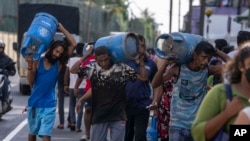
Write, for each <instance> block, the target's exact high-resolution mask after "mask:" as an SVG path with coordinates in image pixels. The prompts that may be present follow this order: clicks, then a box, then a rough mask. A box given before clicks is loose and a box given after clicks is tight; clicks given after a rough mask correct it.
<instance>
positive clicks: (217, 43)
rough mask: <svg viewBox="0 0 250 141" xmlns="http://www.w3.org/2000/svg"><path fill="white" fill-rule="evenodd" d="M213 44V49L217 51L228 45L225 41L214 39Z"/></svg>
mask: <svg viewBox="0 0 250 141" xmlns="http://www.w3.org/2000/svg"><path fill="white" fill-rule="evenodd" d="M214 43H215V47H216V48H217V49H219V50H222V48H223V47H225V46H227V45H228V43H227V41H226V40H225V39H216V40H215V41H214Z"/></svg>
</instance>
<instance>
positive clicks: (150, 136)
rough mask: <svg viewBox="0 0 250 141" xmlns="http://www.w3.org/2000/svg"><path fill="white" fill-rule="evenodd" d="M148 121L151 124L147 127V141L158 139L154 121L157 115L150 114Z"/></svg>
mask: <svg viewBox="0 0 250 141" xmlns="http://www.w3.org/2000/svg"><path fill="white" fill-rule="evenodd" d="M150 119H151V121H150V123H151V125H150V126H148V128H147V141H157V140H158V133H157V129H156V124H157V123H156V122H157V117H156V116H150Z"/></svg>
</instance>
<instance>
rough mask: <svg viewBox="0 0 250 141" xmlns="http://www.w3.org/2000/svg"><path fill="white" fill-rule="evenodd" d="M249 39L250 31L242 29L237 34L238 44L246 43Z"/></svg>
mask: <svg viewBox="0 0 250 141" xmlns="http://www.w3.org/2000/svg"><path fill="white" fill-rule="evenodd" d="M248 40H250V32H249V31H244V30H241V31H239V32H238V35H237V44H238V46H239V45H240V44H242V43H244V42H245V41H248Z"/></svg>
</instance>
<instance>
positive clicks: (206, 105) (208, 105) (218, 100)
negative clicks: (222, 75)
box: [191, 84, 250, 141]
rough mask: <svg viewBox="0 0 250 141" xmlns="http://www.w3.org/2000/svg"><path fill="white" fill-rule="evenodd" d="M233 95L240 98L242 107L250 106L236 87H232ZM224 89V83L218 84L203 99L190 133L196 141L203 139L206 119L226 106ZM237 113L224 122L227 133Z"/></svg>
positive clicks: (203, 140) (204, 138)
mask: <svg viewBox="0 0 250 141" xmlns="http://www.w3.org/2000/svg"><path fill="white" fill-rule="evenodd" d="M232 93H233V96H237V97H239V98H240V100H241V102H242V104H243V105H244V107H246V106H250V103H249V102H248V99H247V98H246V97H245V96H244V95H242V94H241V93H240V92H238V91H237V89H235V88H233V87H232ZM226 100H227V95H226V90H225V86H224V84H218V85H216V86H214V87H213V88H212V89H210V90H209V91H208V93H207V95H206V96H205V98H204V99H203V101H202V103H201V105H200V107H199V110H198V112H197V115H196V118H195V120H194V122H193V125H192V129H191V130H192V135H193V138H194V140H196V141H205V140H206V137H205V124H206V122H207V121H208V120H210V119H212V118H213V117H215V116H216V115H217V114H219V113H220V112H222V111H223V110H224V109H225V107H226ZM236 116H237V115H235V116H234V117H232V118H231V119H230V120H229V121H228V122H227V124H226V132H227V133H229V127H230V124H232V123H233V122H234V120H235V118H236Z"/></svg>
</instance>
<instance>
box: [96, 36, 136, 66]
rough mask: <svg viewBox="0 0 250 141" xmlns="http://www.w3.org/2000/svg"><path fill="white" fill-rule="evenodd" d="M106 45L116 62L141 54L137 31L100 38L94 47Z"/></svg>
mask: <svg viewBox="0 0 250 141" xmlns="http://www.w3.org/2000/svg"><path fill="white" fill-rule="evenodd" d="M100 46H106V47H107V48H108V52H109V54H110V55H111V58H112V60H113V61H114V62H125V61H128V60H131V59H135V58H137V57H138V56H139V54H138V50H139V39H138V38H137V36H136V34H135V33H132V32H131V33H120V34H115V35H110V36H105V37H101V38H99V39H98V40H97V41H96V42H95V45H94V48H98V47H100Z"/></svg>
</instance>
